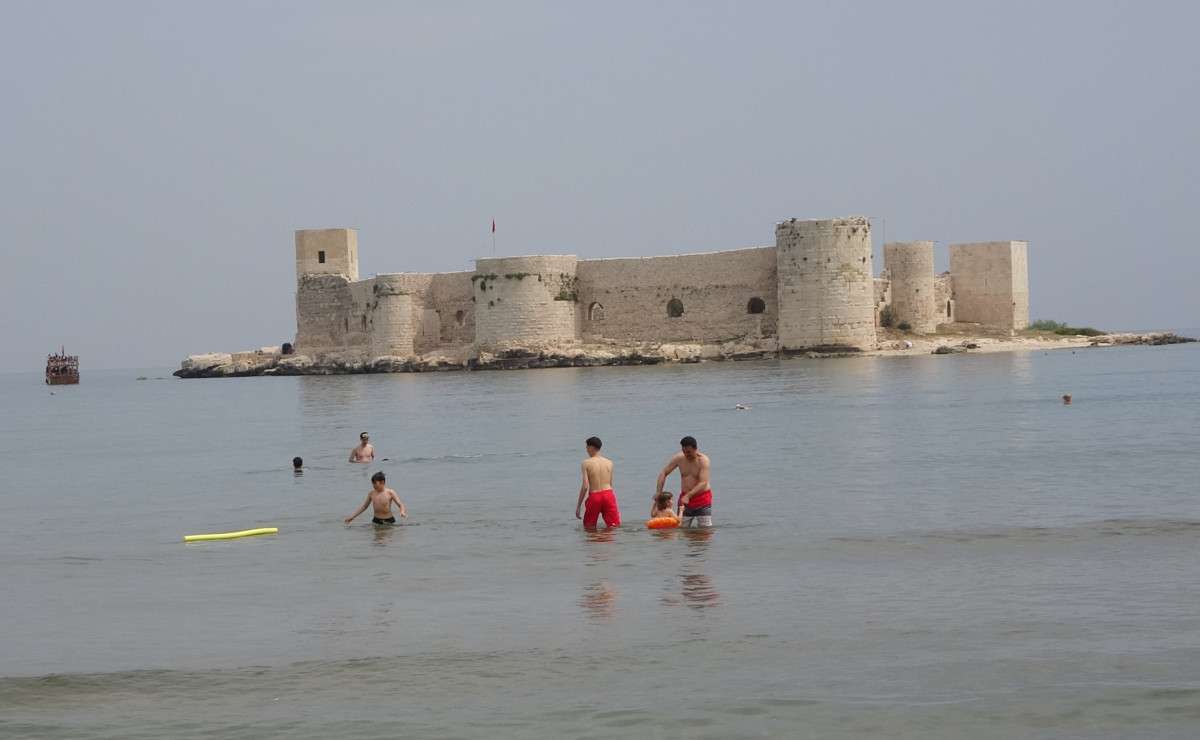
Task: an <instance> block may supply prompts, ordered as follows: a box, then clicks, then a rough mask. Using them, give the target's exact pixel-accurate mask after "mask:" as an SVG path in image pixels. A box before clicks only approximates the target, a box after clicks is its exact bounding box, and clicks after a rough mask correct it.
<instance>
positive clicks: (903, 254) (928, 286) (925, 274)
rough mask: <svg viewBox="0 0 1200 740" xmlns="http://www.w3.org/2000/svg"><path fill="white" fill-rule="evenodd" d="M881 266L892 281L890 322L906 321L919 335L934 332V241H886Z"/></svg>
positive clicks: (935, 324)
mask: <svg viewBox="0 0 1200 740" xmlns="http://www.w3.org/2000/svg"><path fill="white" fill-rule="evenodd" d="M883 266H884V267H885V268H886V269H887V271H888V277H889V278H890V279H891V281H892V317H893V319H892V320H893V324H892V325H893V326H896V325H898V324H900V323H907V324H908V325H909V326H911V327H912V330H913V331H915V332H917V333H919V334H929V333H931V332H934V331H937V325H938V323H939V321H938V318H939V316H938V313H937V308H938V306H937V303H936V291H935V289H934V281H933V242H888V243H887V244H885V245H883Z"/></svg>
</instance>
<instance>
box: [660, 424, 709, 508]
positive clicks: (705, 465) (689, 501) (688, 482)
mask: <svg viewBox="0 0 1200 740" xmlns="http://www.w3.org/2000/svg"><path fill="white" fill-rule="evenodd" d="M679 448H680V451H679V452H676V453H675V454H674V455H672V456H671V459H670V460H668V461H667V465H666V467H664V468H663V469H662V472H661V473H659V474H658V484H657V485H656V486H655V489H654V495H655V497H657V496H658V494H660V493H662V492H663V484H664V483H666V482H667V476H669V475H670V474H671V472H672V471H674V470H676V469H678V470H679V478H680V482H681V483H682V484H683V485H682V486H681V487H680V489H679V510H680V511H679V513H680V517H681V519H682V523H681V525H682V526H684V527H711V526H712V498H713V495H712V487H711V486H710V485H709V482H708V477H709V471H710V469H711V463H710V462H709V459H708V455H705V454H704V453H702V452H700V450H699V449H697V446H696V438H695V437H691V436H689V437H684V438H683V439H681V440H679Z"/></svg>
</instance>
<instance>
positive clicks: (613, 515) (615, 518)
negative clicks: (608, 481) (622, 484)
mask: <svg viewBox="0 0 1200 740" xmlns="http://www.w3.org/2000/svg"><path fill="white" fill-rule="evenodd" d="M601 516H603V517H604V526H606V527H619V526H621V511H620V509H618V508H617V494H615V493H613V490H612V489H611V488H607V489H605V490H603V491H592V492H591V493H589V494H588V497H587V501H585V502H584V504H583V526H585V527H587V528H588V529H592V528H594V527H595V526H596V519H597V517H601Z"/></svg>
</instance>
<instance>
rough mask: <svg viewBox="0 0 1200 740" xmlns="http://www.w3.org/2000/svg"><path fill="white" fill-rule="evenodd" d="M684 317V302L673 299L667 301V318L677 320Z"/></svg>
mask: <svg viewBox="0 0 1200 740" xmlns="http://www.w3.org/2000/svg"><path fill="white" fill-rule="evenodd" d="M682 315H683V301H681V300H679V299H678V298H672V299H671V300H669V301H667V318H669V319H677V318H679V317H680V316H682Z"/></svg>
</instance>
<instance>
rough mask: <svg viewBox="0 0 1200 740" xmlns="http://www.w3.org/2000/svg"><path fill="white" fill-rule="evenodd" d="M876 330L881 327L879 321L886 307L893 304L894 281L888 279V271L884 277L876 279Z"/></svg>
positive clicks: (884, 273)
mask: <svg viewBox="0 0 1200 740" xmlns="http://www.w3.org/2000/svg"><path fill="white" fill-rule="evenodd" d="M874 287H875V328H876V329H878V328H879V327H880V323H879V319H880V316H881V315H882V313H883V309H884V307H885V306H890V305H891V303H892V281H891V280H890V279H889V278H888V277H887V270H886V269H885V270H884V271H883V276H882V277H877V278H875V286H874Z"/></svg>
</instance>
